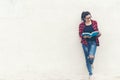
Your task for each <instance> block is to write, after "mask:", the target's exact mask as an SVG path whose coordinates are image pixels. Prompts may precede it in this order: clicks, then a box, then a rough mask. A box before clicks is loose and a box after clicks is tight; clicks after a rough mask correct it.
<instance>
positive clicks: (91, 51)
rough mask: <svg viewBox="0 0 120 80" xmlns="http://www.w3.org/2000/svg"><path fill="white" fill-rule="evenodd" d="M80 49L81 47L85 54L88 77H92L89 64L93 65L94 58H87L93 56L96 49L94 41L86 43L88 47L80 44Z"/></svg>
mask: <svg viewBox="0 0 120 80" xmlns="http://www.w3.org/2000/svg"><path fill="white" fill-rule="evenodd" d="M82 47H83V51H84V54H85V59H86V66H87V69H88V72H89V75H92V74H93V73H92V67H91V64H93V62H94V58H92V59H91V58H89V55H93V56H95V53H96V48H97V46H96V42H95V41H88V45H84V44H82Z"/></svg>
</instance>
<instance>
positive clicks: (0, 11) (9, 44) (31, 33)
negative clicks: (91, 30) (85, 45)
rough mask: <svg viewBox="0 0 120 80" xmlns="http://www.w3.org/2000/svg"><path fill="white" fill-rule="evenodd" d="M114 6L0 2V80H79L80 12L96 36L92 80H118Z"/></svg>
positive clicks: (82, 75) (69, 0)
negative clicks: (85, 14)
mask: <svg viewBox="0 0 120 80" xmlns="http://www.w3.org/2000/svg"><path fill="white" fill-rule="evenodd" d="M119 4H120V1H119V0H97V1H95V0H0V80H80V79H81V80H84V79H87V77H88V76H87V75H88V73H87V69H86V66H85V60H84V54H83V50H82V47H81V43H80V38H79V35H78V25H79V23H80V22H81V19H80V16H81V12H82V11H86V10H87V11H90V12H91V14H92V18H93V19H95V20H97V21H98V25H99V30H100V31H101V33H102V36H101V37H100V38H99V39H100V46H99V47H98V48H97V54H96V59H95V63H94V65H95V69H94V73H95V78H96V80H108V79H109V80H118V79H119V78H120V69H119V68H120V62H119V60H120V50H119V45H120V43H119V42H120V41H119V40H120V36H119V34H120V31H119V30H120V26H119V21H120V20H119V19H120V16H119V14H120V5H119Z"/></svg>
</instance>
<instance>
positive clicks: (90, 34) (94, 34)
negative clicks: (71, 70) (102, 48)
mask: <svg viewBox="0 0 120 80" xmlns="http://www.w3.org/2000/svg"><path fill="white" fill-rule="evenodd" d="M98 34H99V32H98V31H93V32H92V33H89V32H83V33H82V36H90V37H94V36H98Z"/></svg>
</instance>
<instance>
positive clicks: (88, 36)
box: [83, 36, 91, 39]
mask: <svg viewBox="0 0 120 80" xmlns="http://www.w3.org/2000/svg"><path fill="white" fill-rule="evenodd" d="M83 38H85V39H86V38H91V37H90V36H83Z"/></svg>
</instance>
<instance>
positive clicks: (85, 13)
mask: <svg viewBox="0 0 120 80" xmlns="http://www.w3.org/2000/svg"><path fill="white" fill-rule="evenodd" d="M87 15H91V13H90V12H89V11H83V12H82V14H81V20H82V21H84V22H85V17H86V16H87Z"/></svg>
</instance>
